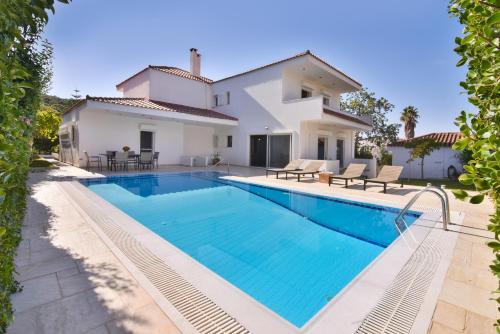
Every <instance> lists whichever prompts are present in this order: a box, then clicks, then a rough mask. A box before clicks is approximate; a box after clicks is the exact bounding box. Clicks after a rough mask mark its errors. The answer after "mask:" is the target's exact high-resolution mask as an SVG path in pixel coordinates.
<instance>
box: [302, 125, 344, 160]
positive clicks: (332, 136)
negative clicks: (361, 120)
mask: <svg viewBox="0 0 500 334" xmlns="http://www.w3.org/2000/svg"><path fill="white" fill-rule="evenodd" d="M300 133H301V135H302V138H301V141H300V156H301V158H305V159H317V158H318V138H319V137H326V138H327V139H328V144H327V145H328V146H327V159H330V160H335V159H337V139H342V140H344V167H345V166H347V165H348V164H349V162H350V161H351V160H352V159H353V158H354V142H353V131H352V130H349V129H343V128H339V127H335V126H327V125H322V124H319V123H306V122H304V123H302V125H301V130H300Z"/></svg>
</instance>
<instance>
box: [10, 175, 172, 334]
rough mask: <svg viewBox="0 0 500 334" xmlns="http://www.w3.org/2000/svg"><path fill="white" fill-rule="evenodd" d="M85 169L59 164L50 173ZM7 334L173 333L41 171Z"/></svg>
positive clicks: (25, 231) (29, 213)
mask: <svg viewBox="0 0 500 334" xmlns="http://www.w3.org/2000/svg"><path fill="white" fill-rule="evenodd" d="M69 174H71V175H75V174H76V175H80V176H85V175H88V174H87V173H86V172H85V171H82V170H79V169H76V168H72V167H63V168H61V169H60V170H54V171H51V172H50V176H51V178H52V179H53V180H57V178H58V177H62V176H65V175H69ZM29 184H30V187H31V196H30V198H29V202H28V211H27V215H26V219H25V222H24V226H23V230H22V234H23V241H22V242H21V245H20V246H19V250H18V255H17V258H16V266H17V279H18V280H19V281H20V283H21V285H22V286H23V290H22V292H20V293H17V294H15V295H14V296H13V304H14V308H15V315H14V316H15V318H14V322H13V324H12V325H11V327H10V328H9V330H8V333H10V334H30V333H33V334H34V333H37V334H44V333H47V334H56V333H71V334H73V333H75V334H77V333H95V334H97V333H99V334H100V333H179V331H178V330H177V328H176V327H175V325H174V324H173V323H172V322H171V321H170V320H169V319H168V317H167V316H166V315H165V314H164V313H163V311H162V310H161V309H160V308H159V307H158V306H157V304H156V303H155V302H154V301H153V299H152V298H151V297H150V296H149V295H148V294H147V293H146V292H145V291H144V290H143V289H142V288H141V287H140V286H139V284H138V283H137V282H136V281H135V279H134V278H133V277H132V275H131V274H130V273H129V272H128V271H127V270H126V269H125V267H124V266H123V265H122V264H121V262H120V261H119V260H118V259H117V258H116V257H115V256H114V255H113V254H112V253H111V251H110V250H109V249H108V247H107V246H106V245H105V244H104V242H103V241H102V240H101V239H100V238H99V237H98V236H97V234H96V233H95V232H94V231H93V230H92V229H91V228H90V227H89V226H88V225H87V224H86V223H85V221H84V220H83V218H82V217H81V216H80V215H79V214H78V213H77V212H76V211H75V209H74V208H73V207H72V206H71V204H70V203H69V202H68V200H67V199H66V198H65V195H64V194H63V193H62V192H60V189H59V187H58V186H57V184H56V182H54V181H49V180H48V175H47V173H46V172H40V173H32V174H31V175H30V180H29Z"/></svg>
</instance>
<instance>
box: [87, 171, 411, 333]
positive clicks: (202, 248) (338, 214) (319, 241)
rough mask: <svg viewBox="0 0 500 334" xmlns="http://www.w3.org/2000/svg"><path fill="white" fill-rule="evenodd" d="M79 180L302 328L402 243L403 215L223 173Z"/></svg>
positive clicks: (376, 207) (379, 207) (407, 218)
mask: <svg viewBox="0 0 500 334" xmlns="http://www.w3.org/2000/svg"><path fill="white" fill-rule="evenodd" d="M81 182H82V183H83V184H84V185H86V186H87V187H88V188H89V189H91V190H92V191H93V192H95V193H96V194H98V195H99V196H101V197H102V198H104V199H105V200H107V201H108V202H110V203H112V204H113V205H115V206H116V207H118V208H119V209H121V210H122V211H124V212H125V213H127V214H128V215H130V216H131V217H133V218H134V219H136V220H137V221H139V222H140V223H141V224H143V225H144V226H146V227H147V228H149V229H151V230H152V231H153V232H155V233H156V234H158V235H159V236H161V237H162V238H164V239H165V240H168V241H169V242H170V243H171V244H173V245H174V246H176V247H177V248H179V249H180V250H182V251H183V252H185V253H187V254H189V256H191V257H192V258H194V259H196V260H197V261H198V262H200V263H201V264H203V265H204V266H206V267H208V268H209V269H210V270H212V271H213V272H215V273H217V274H218V275H219V276H221V277H222V278H224V279H225V280H227V281H228V282H230V283H232V284H233V285H235V286H236V287H238V288H239V289H240V290H242V291H244V292H246V293H247V294H248V295H250V296H252V297H253V298H254V299H256V300H258V301H259V302H260V303H262V304H264V305H266V306H267V307H268V308H270V309H271V310H273V311H274V312H276V313H277V314H279V315H280V316H281V317H283V318H285V319H286V320H288V321H289V322H291V323H292V324H294V325H295V326H297V327H301V326H303V325H304V324H305V323H306V322H307V321H308V320H309V319H311V318H312V317H313V316H314V315H315V314H316V313H317V312H318V311H319V310H320V309H321V308H322V307H323V306H324V305H326V304H327V303H328V301H329V300H331V299H332V298H333V297H335V295H336V294H337V293H338V292H339V291H340V290H342V288H344V287H345V286H346V285H347V284H349V282H351V280H352V279H353V278H354V277H355V276H356V275H358V274H359V273H360V272H361V271H362V270H363V269H364V268H365V267H366V266H367V265H368V264H370V262H372V261H373V260H374V259H375V258H376V257H377V256H378V255H379V254H380V253H381V252H382V251H383V250H384V249H385V248H386V247H387V246H388V245H389V244H390V243H391V242H393V241H394V240H395V239H396V238H397V236H398V232H397V230H396V228H395V226H394V219H395V217H396V215H397V213H398V210H396V209H392V208H387V207H382V206H375V205H368V204H364V203H359V202H352V201H346V200H340V199H332V198H327V197H320V196H312V195H308V194H303V193H297V192H291V191H286V190H283V189H277V188H269V187H262V186H256V185H249V184H245V183H240V182H234V181H226V180H222V179H219V178H218V174H217V173H215V172H213V173H212V172H210V173H205V172H197V173H181V174H154V175H139V176H123V177H107V178H101V179H89V180H81ZM418 216H419V213H416V212H411V213H409V214H408V216H406V217H405V219H406V221H407V222H408V224H411V223H413V222H414V221H415V220H416V219H417V217H418Z"/></svg>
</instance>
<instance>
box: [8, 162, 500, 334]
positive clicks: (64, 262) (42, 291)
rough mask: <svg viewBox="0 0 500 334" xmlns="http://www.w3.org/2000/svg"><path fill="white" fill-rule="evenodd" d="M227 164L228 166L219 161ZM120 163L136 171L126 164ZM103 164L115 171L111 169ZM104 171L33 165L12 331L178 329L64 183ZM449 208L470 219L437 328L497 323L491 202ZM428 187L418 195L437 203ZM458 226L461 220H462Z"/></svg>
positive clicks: (363, 195) (388, 197)
mask: <svg viewBox="0 0 500 334" xmlns="http://www.w3.org/2000/svg"><path fill="white" fill-rule="evenodd" d="M191 170H204V168H188V167H181V166H160V168H159V171H191ZM220 170H221V171H225V167H220ZM230 171H231V173H236V174H239V175H241V176H240V177H243V178H247V179H248V180H249V181H252V182H256V183H262V184H269V185H280V186H287V187H293V188H296V189H301V190H305V191H309V192H318V193H331V194H338V195H339V196H342V195H346V196H351V197H352V196H355V197H358V198H360V199H366V200H372V201H376V202H386V203H387V204H393V205H395V204H398V205H403V204H405V203H406V202H407V201H408V200H409V199H410V198H411V196H412V195H413V194H414V193H415V192H416V191H418V190H419V189H421V188H420V187H416V186H405V188H403V189H400V188H398V186H397V185H395V186H394V187H389V188H388V191H387V194H385V195H384V194H382V188H381V187H376V186H372V187H368V188H367V190H366V191H363V190H362V188H363V186H362V183H361V182H359V181H358V182H355V185H353V186H350V187H349V188H348V189H345V188H342V187H341V186H340V185H333V186H332V187H328V185H327V184H323V183H318V182H314V183H312V182H310V181H308V179H305V180H304V182H301V183H298V182H296V181H292V180H288V181H286V180H284V179H275V178H274V177H269V178H266V177H265V175H264V174H265V170H263V169H258V168H247V167H238V166H231V167H230ZM120 173H136V171H128V172H127V171H125V172H120ZM102 174H105V175H106V174H114V173H113V172H110V171H104V172H103V173H102ZM73 176H79V177H91V176H98V175H97V174H95V173H91V172H87V171H84V170H82V169H79V168H75V167H72V166H67V165H61V166H60V169H57V170H51V171H48V172H38V173H31V175H30V181H29V185H30V188H31V191H32V194H31V196H30V198H29V205H28V212H27V215H26V219H25V224H24V226H23V241H22V243H21V245H20V247H19V250H18V256H17V259H16V265H17V272H18V280H19V281H20V282H21V285H23V286H24V289H23V291H22V292H21V293H18V294H16V295H15V296H14V299H13V303H14V307H15V309H16V313H15V320H14V323H13V325H12V326H11V327H10V329H9V333H23V334H24V333H178V332H179V331H178V329H177V328H176V327H175V325H174V324H173V323H172V322H171V321H170V319H168V317H167V316H166V315H165V314H164V313H163V312H162V311H161V309H160V307H159V306H158V305H157V304H156V303H155V302H154V301H153V299H152V297H151V296H150V295H149V294H148V293H147V292H146V291H145V290H144V289H143V288H142V287H141V286H140V285H139V284H138V282H137V281H136V280H135V279H134V277H133V275H132V274H131V273H130V272H129V271H128V270H127V269H126V268H125V266H124V264H123V263H121V261H120V260H118V258H117V257H116V256H115V255H114V254H113V252H112V250H111V249H110V248H109V247H108V246H106V245H105V244H104V242H103V241H102V240H101V238H100V237H99V236H98V235H97V234H96V233H95V231H93V230H92V228H91V227H90V226H89V225H88V224H87V223H86V221H85V220H84V218H83V217H82V215H81V214H80V213H79V211H78V210H77V209H76V208H75V207H74V206H73V205H72V204H71V203H70V201H69V200H68V198H66V195H65V194H64V193H63V192H62V191H61V189H60V188H59V186H58V184H57V181H59V180H65V179H67V178H68V177H73ZM450 200H451V209H452V210H453V211H460V212H465V220H464V226H463V227H461V229H460V232H453V231H450V232H449V233H458V240H457V244H456V247H455V250H454V253H453V258H452V260H451V264H450V266H449V268H448V271H447V274H446V278H445V281H444V284H443V285H442V287H441V289H440V292H439V299H438V302H437V305H436V306H435V308H434V309H431V310H429V311H430V312H434V316H433V321H432V323H431V326H430V327H429V329H428V331H429V332H430V333H494V332H495V330H494V328H493V327H492V325H493V323H494V319H496V318H497V317H498V313H497V309H496V303H495V302H494V301H492V300H491V297H492V296H491V292H490V291H492V290H494V289H496V280H495V279H494V277H493V276H492V275H491V273H490V272H489V271H488V265H489V263H490V261H491V260H492V257H493V256H492V254H491V251H490V250H489V249H488V247H487V246H486V245H485V243H486V242H487V241H489V238H491V234H490V233H489V232H487V231H486V230H485V226H486V224H487V221H488V213H489V212H490V210H491V207H490V205H491V204H489V203H487V202H485V203H482V204H481V205H471V204H468V203H464V202H460V201H456V200H455V199H453V197H452V196H450ZM438 204H439V203H438V202H437V201H436V200H435V199H434V198H433V197H430V196H426V195H424V196H423V197H422V199H421V200H420V201H419V205H422V206H427V207H434V208H437V207H438ZM457 228H458V227H457V226H455V229H457Z"/></svg>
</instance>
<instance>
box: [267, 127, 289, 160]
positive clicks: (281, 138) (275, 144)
mask: <svg viewBox="0 0 500 334" xmlns="http://www.w3.org/2000/svg"><path fill="white" fill-rule="evenodd" d="M290 141H291V135H270V136H269V166H270V167H276V168H283V167H285V166H286V165H287V164H288V163H289V162H290Z"/></svg>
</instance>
